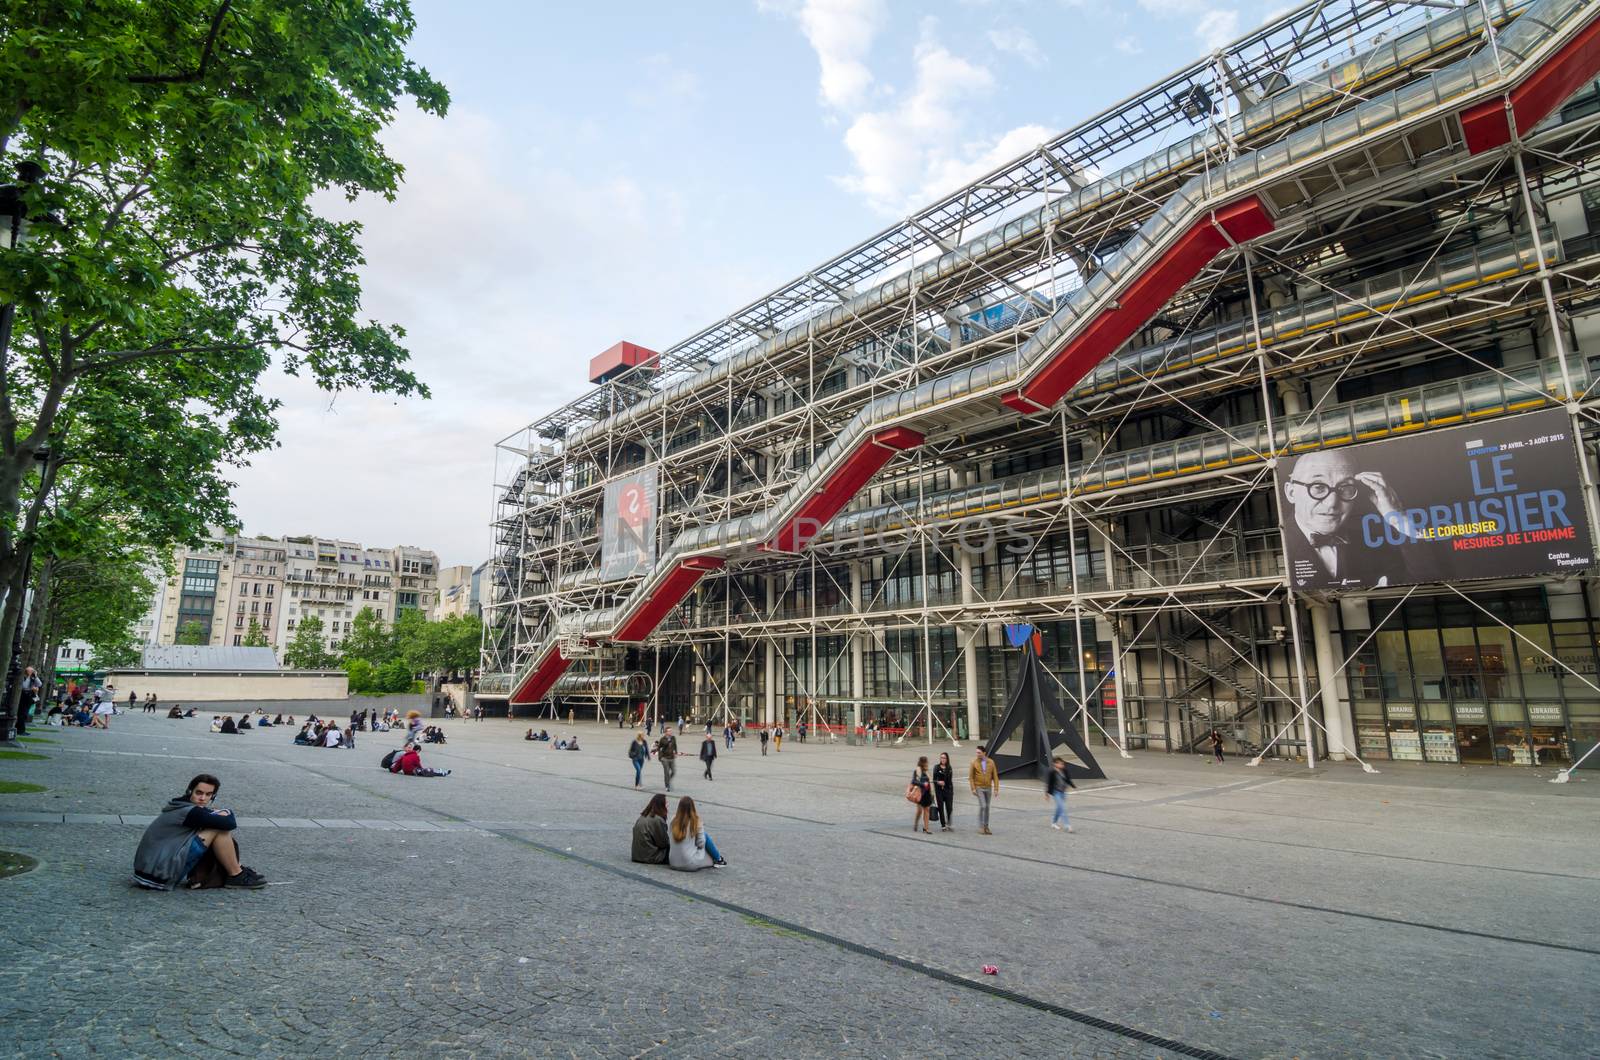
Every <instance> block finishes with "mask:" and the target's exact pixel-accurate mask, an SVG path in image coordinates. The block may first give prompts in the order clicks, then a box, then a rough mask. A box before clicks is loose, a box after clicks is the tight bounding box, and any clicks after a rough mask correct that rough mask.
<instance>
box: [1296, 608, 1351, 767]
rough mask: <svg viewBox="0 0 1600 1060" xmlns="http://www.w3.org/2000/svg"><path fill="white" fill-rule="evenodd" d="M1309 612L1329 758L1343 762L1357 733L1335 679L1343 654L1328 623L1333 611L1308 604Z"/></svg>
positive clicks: (1348, 705)
mask: <svg viewBox="0 0 1600 1060" xmlns="http://www.w3.org/2000/svg"><path fill="white" fill-rule="evenodd" d="M1306 610H1307V611H1310V612H1311V646H1312V649H1313V650H1314V651H1315V652H1316V656H1317V681H1318V682H1319V683H1320V684H1321V685H1322V723H1323V725H1325V726H1327V729H1328V757H1329V758H1331V759H1333V760H1334V761H1335V762H1343V761H1344V760H1345V757H1346V755H1345V750H1344V749H1345V748H1346V747H1347V746H1349V741H1350V734H1351V733H1353V732H1354V731H1355V718H1354V716H1353V715H1352V714H1351V713H1350V704H1349V703H1347V702H1345V701H1344V700H1342V699H1340V698H1339V682H1338V681H1336V680H1334V677H1333V675H1334V674H1335V673H1337V672H1338V670H1339V662H1338V660H1339V658H1340V657H1341V656H1342V655H1343V654H1344V653H1343V652H1342V651H1335V649H1334V646H1333V623H1332V622H1330V621H1329V618H1330V612H1331V611H1332V610H1333V609H1332V608H1330V607H1329V606H1328V605H1327V604H1325V603H1321V602H1318V601H1315V600H1307V601H1306Z"/></svg>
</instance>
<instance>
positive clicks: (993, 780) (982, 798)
mask: <svg viewBox="0 0 1600 1060" xmlns="http://www.w3.org/2000/svg"><path fill="white" fill-rule="evenodd" d="M967 783H969V784H971V785H972V794H973V796H974V797H976V798H977V800H978V834H979V835H994V833H993V832H991V831H989V807H990V804H991V803H992V802H993V801H994V797H995V796H996V795H997V794H999V792H1000V770H999V769H997V768H995V764H994V759H992V758H990V757H989V756H988V754H987V753H986V751H985V748H984V746H983V745H982V744H979V745H978V752H977V754H976V755H975V756H974V757H973V759H972V765H970V766H969V767H967Z"/></svg>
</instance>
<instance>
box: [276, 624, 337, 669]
mask: <svg viewBox="0 0 1600 1060" xmlns="http://www.w3.org/2000/svg"><path fill="white" fill-rule="evenodd" d="M322 633H323V626H322V619H320V618H318V617H317V616H316V615H306V616H305V617H304V618H302V619H301V620H300V624H299V625H298V626H297V627H295V631H294V636H292V637H290V638H289V643H288V645H287V646H286V647H285V648H284V649H283V664H284V665H285V666H287V667H289V668H291V669H294V670H336V669H338V667H339V656H338V655H337V654H336V653H335V652H333V651H330V650H329V649H328V645H327V644H326V643H325V642H324V641H323V639H322Z"/></svg>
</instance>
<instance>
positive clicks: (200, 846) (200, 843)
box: [183, 835, 206, 879]
mask: <svg viewBox="0 0 1600 1060" xmlns="http://www.w3.org/2000/svg"><path fill="white" fill-rule="evenodd" d="M205 856H206V844H205V841H204V840H202V839H201V838H200V837H199V836H197V835H195V836H190V837H189V861H188V863H187V864H185V865H184V867H183V878H184V879H188V878H189V873H191V872H193V871H194V867H195V866H196V865H198V864H200V859H201V858H203V857H205Z"/></svg>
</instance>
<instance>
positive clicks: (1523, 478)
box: [1276, 409, 1594, 590]
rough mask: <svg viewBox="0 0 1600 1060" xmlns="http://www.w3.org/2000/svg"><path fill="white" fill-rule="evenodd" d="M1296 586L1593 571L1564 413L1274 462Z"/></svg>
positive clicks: (1575, 462)
mask: <svg viewBox="0 0 1600 1060" xmlns="http://www.w3.org/2000/svg"><path fill="white" fill-rule="evenodd" d="M1276 476H1277V488H1278V500H1279V516H1280V521H1281V523H1282V526H1283V537H1284V545H1285V551H1286V552H1287V553H1288V558H1289V576H1290V580H1291V581H1292V583H1293V584H1294V586H1295V587H1296V588H1301V589H1336V590H1351V589H1372V588H1377V587H1380V586H1385V585H1412V584H1416V583H1419V582H1436V581H1446V582H1448V581H1463V580H1466V579H1471V578H1507V577H1514V576H1519V575H1528V574H1557V573H1567V574H1571V573H1580V572H1586V571H1588V570H1589V569H1590V568H1592V567H1593V565H1594V543H1593V541H1592V540H1591V538H1590V532H1589V519H1588V515H1587V514H1586V512H1585V509H1584V502H1583V491H1582V487H1581V485H1580V482H1581V478H1580V476H1579V471H1578V455H1577V448H1576V446H1575V443H1574V439H1573V436H1572V421H1571V420H1570V418H1569V417H1568V416H1567V414H1566V413H1565V412H1563V411H1561V410H1559V409H1552V410H1549V411H1545V412H1532V413H1528V414H1527V415H1524V416H1513V417H1510V418H1509V419H1502V420H1495V421H1491V422H1487V423H1480V424H1477V425H1475V426H1469V427H1454V428H1451V429H1449V430H1444V431H1429V432H1427V433H1423V434H1416V435H1410V436H1406V437H1401V438H1391V439H1387V440H1385V441H1381V442H1368V443H1366V444H1364V445H1352V446H1346V447H1344V448H1341V449H1324V450H1319V451H1317V452H1313V453H1306V454H1305V455H1303V456H1298V457H1286V458H1281V459H1280V460H1279V461H1278V465H1277V469H1276Z"/></svg>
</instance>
